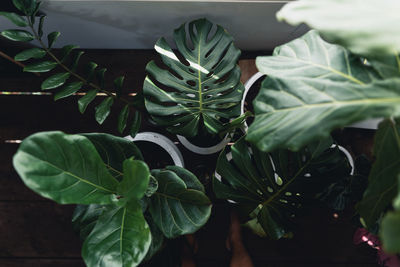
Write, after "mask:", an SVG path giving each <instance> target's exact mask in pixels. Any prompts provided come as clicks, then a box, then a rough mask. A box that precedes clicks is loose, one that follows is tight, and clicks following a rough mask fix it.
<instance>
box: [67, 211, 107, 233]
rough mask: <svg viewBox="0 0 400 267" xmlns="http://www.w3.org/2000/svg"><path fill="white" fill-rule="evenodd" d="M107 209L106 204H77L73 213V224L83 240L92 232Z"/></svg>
mask: <svg viewBox="0 0 400 267" xmlns="http://www.w3.org/2000/svg"><path fill="white" fill-rule="evenodd" d="M105 209H106V206H104V205H97V204H91V205H77V206H76V208H75V210H74V213H73V214H72V225H73V227H74V230H75V231H76V232H79V236H80V238H81V240H85V239H86V237H87V236H88V235H89V234H90V232H91V231H92V230H93V228H94V226H95V225H96V223H97V219H98V218H99V217H100V215H101V214H102V213H103V211H104V210H105Z"/></svg>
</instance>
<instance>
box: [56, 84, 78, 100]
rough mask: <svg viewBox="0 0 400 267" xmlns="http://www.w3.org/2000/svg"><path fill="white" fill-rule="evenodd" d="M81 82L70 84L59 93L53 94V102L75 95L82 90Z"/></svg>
mask: <svg viewBox="0 0 400 267" xmlns="http://www.w3.org/2000/svg"><path fill="white" fill-rule="evenodd" d="M82 85H83V82H72V83H70V84H67V85H66V86H64V87H63V88H62V89H61V90H60V91H58V92H57V93H55V94H54V100H55V101H57V100H59V99H62V98H65V97H68V96H70V95H73V94H75V93H76V92H78V91H79V89H81V88H82Z"/></svg>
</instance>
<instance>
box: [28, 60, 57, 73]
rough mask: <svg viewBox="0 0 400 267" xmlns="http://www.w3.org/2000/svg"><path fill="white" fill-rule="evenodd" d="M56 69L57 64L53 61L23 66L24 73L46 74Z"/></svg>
mask: <svg viewBox="0 0 400 267" xmlns="http://www.w3.org/2000/svg"><path fill="white" fill-rule="evenodd" d="M55 67H57V62H54V61H43V62H37V63H32V64H29V65H27V66H25V68H24V71H26V72H48V71H51V70H52V69H54V68H55Z"/></svg>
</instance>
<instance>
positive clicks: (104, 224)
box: [82, 201, 151, 267]
mask: <svg viewBox="0 0 400 267" xmlns="http://www.w3.org/2000/svg"><path fill="white" fill-rule="evenodd" d="M150 244H151V233H150V228H149V226H148V224H147V222H146V220H145V219H144V216H143V213H142V209H141V206H140V204H139V202H138V201H132V202H129V203H128V204H127V205H126V206H124V207H118V206H114V207H109V208H108V209H107V210H106V211H104V212H103V214H102V215H101V216H100V217H99V219H98V222H97V224H96V226H95V227H94V229H93V231H92V232H91V233H90V235H89V236H88V237H87V239H86V240H85V242H84V243H83V247H82V257H83V259H84V261H85V263H86V265H87V266H89V267H94V266H124V267H125V266H137V265H139V263H140V262H141V261H142V260H143V258H144V257H145V256H146V253H147V251H148V249H149V247H150Z"/></svg>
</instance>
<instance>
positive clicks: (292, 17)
mask: <svg viewBox="0 0 400 267" xmlns="http://www.w3.org/2000/svg"><path fill="white" fill-rule="evenodd" d="M399 10H400V2H399V1H397V0H380V1H376V0H317V1H314V0H301V1H293V2H291V3H288V4H286V5H285V6H284V7H283V8H282V9H281V10H280V11H279V12H278V13H277V17H278V20H281V21H282V20H283V21H286V22H288V23H289V24H291V25H299V24H301V23H306V24H307V25H308V26H310V27H311V28H314V29H317V30H319V31H320V32H321V33H322V35H323V36H324V37H325V38H326V39H327V40H329V41H331V42H335V43H338V44H340V45H343V46H345V47H346V48H348V49H350V50H351V51H353V52H355V53H359V54H366V55H368V54H381V53H389V54H392V53H394V52H396V51H397V52H400V29H399V27H398V25H399V23H400V18H399V14H398V11H399ZM355 11H356V12H355Z"/></svg>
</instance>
